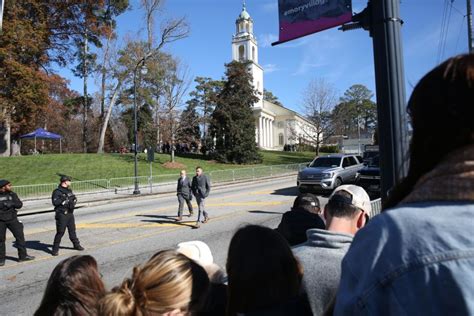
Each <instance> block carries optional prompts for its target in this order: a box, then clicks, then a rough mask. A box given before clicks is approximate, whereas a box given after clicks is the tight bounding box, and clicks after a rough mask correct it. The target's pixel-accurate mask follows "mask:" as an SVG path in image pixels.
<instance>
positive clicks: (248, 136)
mask: <svg viewBox="0 0 474 316" xmlns="http://www.w3.org/2000/svg"><path fill="white" fill-rule="evenodd" d="M226 68H227V69H226V80H225V82H224V87H223V89H222V91H221V92H220V93H219V95H218V97H217V106H216V108H215V110H214V112H213V114H212V120H211V134H212V137H213V138H215V140H216V148H215V153H214V154H215V158H216V159H218V160H220V161H225V162H232V163H256V162H260V161H261V156H260V155H259V153H258V151H257V144H256V142H255V118H254V115H253V112H252V107H253V105H254V104H255V102H257V101H258V98H257V92H256V91H255V90H254V88H253V86H252V83H251V82H252V75H251V74H250V72H249V70H248V68H247V64H246V63H240V62H235V61H234V62H231V63H230V64H227V65H226Z"/></svg>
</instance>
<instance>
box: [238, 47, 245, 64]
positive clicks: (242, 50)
mask: <svg viewBox="0 0 474 316" xmlns="http://www.w3.org/2000/svg"><path fill="white" fill-rule="evenodd" d="M244 59H245V47H244V45H240V46H239V61H242V60H244Z"/></svg>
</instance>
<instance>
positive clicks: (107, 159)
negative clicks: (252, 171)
mask: <svg viewBox="0 0 474 316" xmlns="http://www.w3.org/2000/svg"><path fill="white" fill-rule="evenodd" d="M261 154H262V156H263V163H262V165H278V164H293V163H304V162H308V161H311V160H312V159H313V158H314V153H312V152H294V153H293V152H277V151H261ZM169 160H170V155H165V154H155V162H154V163H153V164H152V168H153V175H160V174H176V175H177V176H178V174H179V170H176V169H168V168H165V167H164V166H163V164H164V163H166V162H169ZM176 162H178V163H181V164H183V165H185V166H186V169H187V170H188V173H194V168H195V167H196V166H201V167H202V168H203V169H204V171H205V172H209V171H213V170H224V169H236V168H245V167H249V166H253V165H233V164H221V163H217V162H215V161H212V160H208V159H203V157H202V156H201V155H189V156H187V157H185V156H177V157H176ZM133 166H134V163H133V155H132V154H124V155H120V154H103V155H98V154H62V155H59V154H47V155H37V156H22V157H6V158H0V179H8V180H10V181H11V182H12V183H13V184H14V185H26V184H41V183H55V182H57V181H58V176H57V175H56V174H57V173H61V174H67V175H70V176H72V177H75V178H76V179H77V180H91V179H110V178H119V177H132V176H133V170H134V169H133ZM149 173H150V165H149V163H148V162H147V161H146V155H145V154H141V155H139V163H138V174H139V175H141V176H147V175H149Z"/></svg>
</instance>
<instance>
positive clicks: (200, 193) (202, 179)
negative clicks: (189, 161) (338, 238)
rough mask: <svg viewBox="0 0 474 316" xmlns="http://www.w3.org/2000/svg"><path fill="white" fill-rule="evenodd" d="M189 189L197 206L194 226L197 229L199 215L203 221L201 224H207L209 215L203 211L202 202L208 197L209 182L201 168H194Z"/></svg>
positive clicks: (203, 204)
mask: <svg viewBox="0 0 474 316" xmlns="http://www.w3.org/2000/svg"><path fill="white" fill-rule="evenodd" d="M191 188H192V191H193V194H194V196H195V197H196V202H197V204H198V209H199V213H198V219H197V222H196V226H197V227H199V222H200V220H201V213H202V214H203V216H204V220H203V221H202V222H203V223H207V222H208V221H209V215H208V214H207V212H206V210H205V202H204V200H205V199H206V198H207V197H208V196H209V193H210V192H211V182H210V181H209V178H208V177H207V176H206V175H205V174H204V173H203V171H202V168H201V167H197V168H196V175H195V176H194V177H193V182H192V186H191Z"/></svg>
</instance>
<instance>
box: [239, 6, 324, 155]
mask: <svg viewBox="0 0 474 316" xmlns="http://www.w3.org/2000/svg"><path fill="white" fill-rule="evenodd" d="M235 24H236V34H235V35H233V37H232V59H233V60H235V61H241V62H245V61H247V62H250V63H249V68H250V72H251V74H252V76H253V86H254V88H255V89H256V90H257V91H258V98H259V100H258V102H257V103H255V104H254V107H253V111H254V116H255V126H256V127H255V134H256V142H257V144H258V146H259V147H260V148H262V149H269V150H282V149H283V146H284V145H295V144H298V143H300V142H305V143H312V142H311V140H310V139H311V137H309V136H310V135H308V134H309V133H311V134H313V133H312V132H311V131H314V130H315V129H314V126H313V125H312V124H311V122H310V121H308V120H307V119H305V118H304V117H303V116H302V115H300V114H298V113H297V112H295V111H292V110H290V109H287V108H285V107H284V106H281V105H277V104H274V103H271V102H268V101H266V100H264V99H263V87H264V86H263V72H264V70H263V68H262V66H260V64H259V63H258V44H257V39H256V37H255V35H254V32H253V20H252V18H251V17H250V15H249V13H248V12H247V10H246V7H245V3H244V5H243V8H242V12H241V13H240V15H239V16H238V18H237V20H236V22H235ZM311 136H313V137H314V134H313V135H311Z"/></svg>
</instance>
